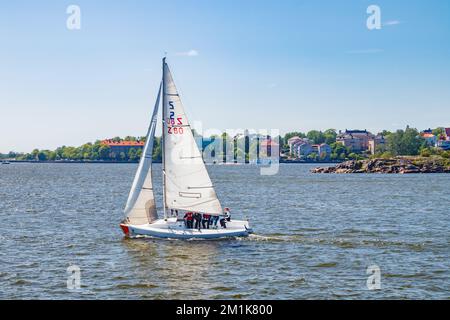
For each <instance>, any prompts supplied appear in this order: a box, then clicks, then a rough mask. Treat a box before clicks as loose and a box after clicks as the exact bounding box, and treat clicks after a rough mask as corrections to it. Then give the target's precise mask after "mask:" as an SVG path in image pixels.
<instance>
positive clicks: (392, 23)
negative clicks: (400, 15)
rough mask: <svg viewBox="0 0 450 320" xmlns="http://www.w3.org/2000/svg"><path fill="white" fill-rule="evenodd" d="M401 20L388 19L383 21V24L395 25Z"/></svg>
mask: <svg viewBox="0 0 450 320" xmlns="http://www.w3.org/2000/svg"><path fill="white" fill-rule="evenodd" d="M401 23H402V22H401V21H399V20H389V21H386V22H385V23H383V26H396V25H398V24H401Z"/></svg>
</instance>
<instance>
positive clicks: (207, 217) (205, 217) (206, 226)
mask: <svg viewBox="0 0 450 320" xmlns="http://www.w3.org/2000/svg"><path fill="white" fill-rule="evenodd" d="M210 225H211V215H210V214H207V213H204V214H203V219H202V227H203V229H209V226H210Z"/></svg>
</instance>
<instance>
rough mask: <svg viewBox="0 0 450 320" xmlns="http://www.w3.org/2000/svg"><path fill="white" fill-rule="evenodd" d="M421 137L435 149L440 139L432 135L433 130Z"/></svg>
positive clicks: (426, 131) (423, 133) (427, 131)
mask: <svg viewBox="0 0 450 320" xmlns="http://www.w3.org/2000/svg"><path fill="white" fill-rule="evenodd" d="M420 136H421V137H422V138H424V139H425V141H426V142H427V144H428V145H429V146H433V147H434V146H435V145H436V143H437V141H438V137H436V136H435V135H434V134H432V133H431V129H429V130H425V131H423V132H422V133H421V134H420Z"/></svg>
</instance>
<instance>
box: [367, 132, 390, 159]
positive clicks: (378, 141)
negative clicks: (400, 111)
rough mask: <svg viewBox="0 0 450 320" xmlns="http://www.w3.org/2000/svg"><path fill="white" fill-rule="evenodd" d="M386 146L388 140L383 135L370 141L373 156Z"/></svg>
mask: <svg viewBox="0 0 450 320" xmlns="http://www.w3.org/2000/svg"><path fill="white" fill-rule="evenodd" d="M385 144H386V139H385V138H384V136H382V135H381V134H379V135H377V136H375V137H374V138H373V139H370V140H369V151H370V153H371V154H375V153H377V151H378V150H377V149H378V148H379V147H381V146H384V145H385Z"/></svg>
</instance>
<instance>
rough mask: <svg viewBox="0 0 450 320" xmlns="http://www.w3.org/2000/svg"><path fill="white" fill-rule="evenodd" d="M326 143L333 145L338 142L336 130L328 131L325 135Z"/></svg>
mask: <svg viewBox="0 0 450 320" xmlns="http://www.w3.org/2000/svg"><path fill="white" fill-rule="evenodd" d="M323 134H324V136H325V143H326V144H328V145H331V144H332V143H335V142H336V137H337V132H336V130H335V129H328V130H326V131H325V132H324V133H323Z"/></svg>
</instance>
